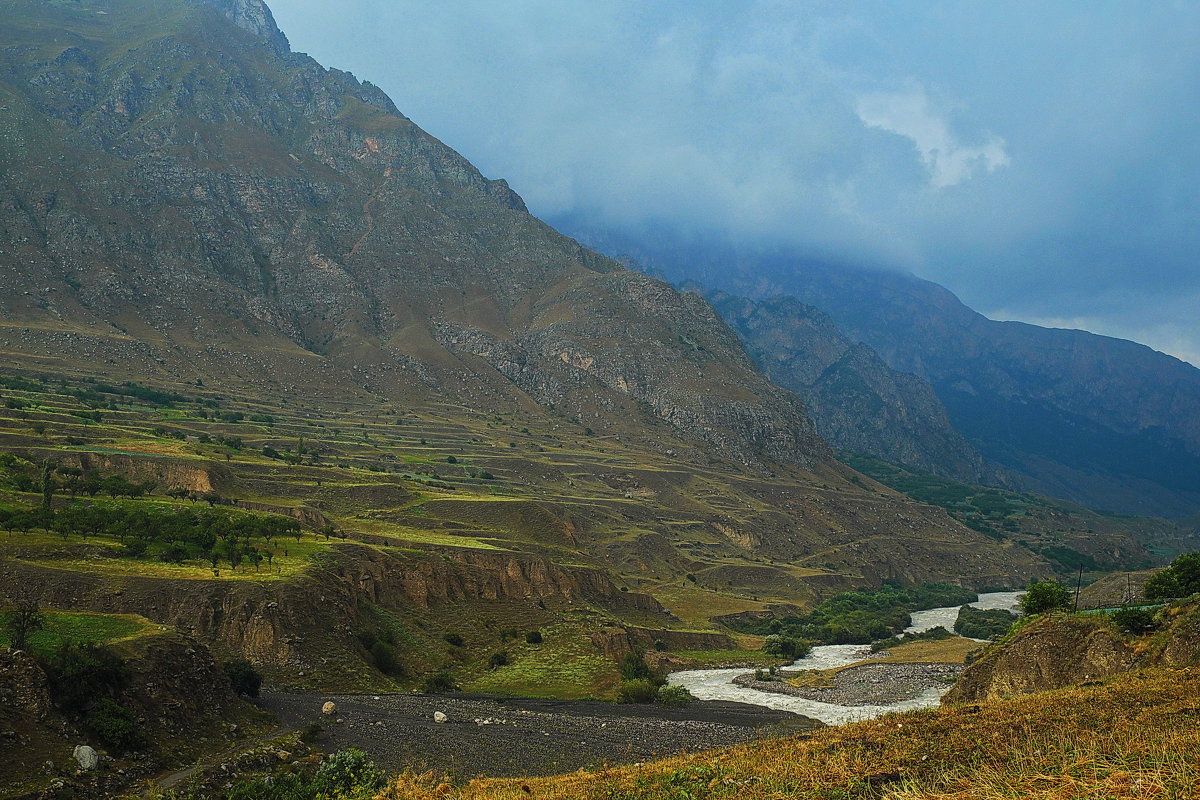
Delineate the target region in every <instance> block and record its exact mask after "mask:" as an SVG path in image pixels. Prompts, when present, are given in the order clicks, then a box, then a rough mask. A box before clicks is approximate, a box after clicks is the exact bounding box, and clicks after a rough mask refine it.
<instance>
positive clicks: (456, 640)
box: [442, 633, 463, 647]
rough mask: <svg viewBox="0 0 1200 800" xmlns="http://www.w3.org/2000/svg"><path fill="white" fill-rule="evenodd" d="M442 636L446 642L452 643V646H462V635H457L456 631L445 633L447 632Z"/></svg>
mask: <svg viewBox="0 0 1200 800" xmlns="http://www.w3.org/2000/svg"><path fill="white" fill-rule="evenodd" d="M442 638H443V639H445V640H446V643H447V644H451V645H453V646H455V647H462V646H463V637H462V636H460V635H459V634H457V633H447V634H446V635H445V636H443V637H442Z"/></svg>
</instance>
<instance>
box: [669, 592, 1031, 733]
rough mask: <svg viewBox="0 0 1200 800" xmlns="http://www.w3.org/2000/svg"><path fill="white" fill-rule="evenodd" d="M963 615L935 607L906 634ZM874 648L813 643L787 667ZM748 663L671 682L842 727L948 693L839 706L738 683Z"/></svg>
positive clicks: (1009, 596) (829, 662) (842, 660)
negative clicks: (816, 644) (735, 680)
mask: <svg viewBox="0 0 1200 800" xmlns="http://www.w3.org/2000/svg"><path fill="white" fill-rule="evenodd" d="M1021 594H1022V593H1021V592H991V593H989V594H981V595H980V596H979V599H978V600H976V601H975V602H974V603H970V605H972V606H974V607H975V608H986V609H1005V610H1009V611H1011V610H1013V609H1015V608H1016V607H1017V598H1018V597H1019V596H1020V595H1021ZM957 619H958V606H949V607H947V608H933V609H930V610H928V611H917V612H915V613H914V614H913V615H912V621H913V624H912V625H910V626H909V627H908V628H907V629H906V632H911V633H915V632H920V631H926V630H929V629H930V628H936V627H937V626H939V625H943V626H945V627H946V629H947V630H953V629H954V622H955V620H957ZM870 654H871V648H870V647H869V646H867V645H862V644H830V645H823V646H821V647H814V648H813V649H812V652H811V653H809V654H808V655H807V656H805V657H804V658H801V659H799V660H798V661H796V662H794V663H793V664H792V665H791V666H790V667H789V668H788V669H834V668H836V667H844V666H846V665H847V664H853V663H855V662H857V661H862V660H863V659H865V658H868V657H869V656H870ZM747 671H748V670H747V669H746V668H745V667H741V668H738V669H692V670H685V671H683V672H675V673H672V674H671V675H670V676H668V678H667V682H668V683H670V684H671V685H672V686H682V687H684V688H686V689H687V690H688V691H689V692H691V693H692V694H693V695H695V696H696V697H697V698H699V699H700V700H732V701H734V702H738V703H750V704H753V705H757V706H765V707H767V708H773V709H776V710H778V711H792V712H794V713H796V714H803V715H804V716H806V717H812V718H813V719H819V720H821V722H824V723H825V724H827V725H841V724H843V723H846V722H856V721H858V720H863V719H872V718H874V717H878V716H881V715H883V714H886V713H888V712H891V711H908V710H910V709H914V708H928V707H930V706H935V705H937V703H938V699H939V698H941V696H942V695H943V694H945V692H946V690H945V689H940V688H939V689H929V690H927V691H925V692H922V693H921V694H920V695H918V696H916V697H914V698H911V699H909V700H903V701H901V702H899V703H892V704H890V705H886V706H840V705H835V704H833V703H819V702H817V701H816V700H808V699H805V698H803V697H791V696H789V695H785V694H776V693H774V692H760V691H758V690H757V689H748V688H746V687H744V686H737V685H735V684H734V683H733V679H734V678H736V677H738V676H739V675H745V674H746V672H747Z"/></svg>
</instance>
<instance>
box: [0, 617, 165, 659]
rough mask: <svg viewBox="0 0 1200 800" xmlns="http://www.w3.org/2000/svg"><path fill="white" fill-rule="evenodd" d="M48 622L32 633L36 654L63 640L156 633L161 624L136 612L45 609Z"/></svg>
mask: <svg viewBox="0 0 1200 800" xmlns="http://www.w3.org/2000/svg"><path fill="white" fill-rule="evenodd" d="M42 613H43V614H44V615H45V625H44V627H43V628H42V629H41V630H40V631H35V632H34V633H32V634H30V635H29V647H30V649H32V650H33V651H34V652H35V653H46V652H49V651H51V650H54V649H55V648H56V647H58V646H59V645H60V644H62V643H63V642H68V641H70V642H82V643H88V644H111V643H113V642H119V641H124V640H127V639H132V638H134V637H136V636H144V635H149V634H152V633H155V632H157V631H158V630H159V626H156V625H154V624H153V623H151V622H150V621H149V620H147V619H144V618H142V617H139V616H137V615H135V614H91V613H87V612H76V611H58V610H55V609H42ZM0 645H4V646H9V645H11V641H10V638H9V635H8V632H7V631H3V630H0Z"/></svg>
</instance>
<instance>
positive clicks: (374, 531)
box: [338, 518, 504, 550]
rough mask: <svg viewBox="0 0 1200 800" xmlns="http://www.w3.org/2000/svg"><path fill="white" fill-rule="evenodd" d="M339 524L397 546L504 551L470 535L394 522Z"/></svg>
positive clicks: (364, 521)
mask: <svg viewBox="0 0 1200 800" xmlns="http://www.w3.org/2000/svg"><path fill="white" fill-rule="evenodd" d="M338 524H339V525H340V526H341V527H343V528H345V529H346V530H348V531H356V532H358V533H365V534H371V535H373V536H382V537H384V538H387V539H389V540H392V541H395V542H396V543H397V544H400V543H404V542H411V543H415V544H431V545H443V546H449V547H472V548H475V549H477V550H503V549H504V548H502V547H498V546H496V545H495V544H492V543H490V542H486V541H484V540H482V539H478V538H476V537H474V536H469V535H462V536H459V535H456V534H453V533H446V532H443V531H429V530H423V529H421V528H409V527H406V526H404V525H399V524H397V523H394V522H387V521H385V520H378V519H357V518H347V519H340V520H338Z"/></svg>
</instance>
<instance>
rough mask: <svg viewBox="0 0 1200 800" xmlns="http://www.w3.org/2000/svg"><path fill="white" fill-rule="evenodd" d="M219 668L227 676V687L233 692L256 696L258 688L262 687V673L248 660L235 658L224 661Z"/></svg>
mask: <svg viewBox="0 0 1200 800" xmlns="http://www.w3.org/2000/svg"><path fill="white" fill-rule="evenodd" d="M221 668H222V669H224V670H225V674H226V675H227V676H228V677H229V687H230V688H231V689H233V692H234V694H240V695H245V696H246V697H258V693H259V690H260V689H262V674H261V673H260V672H259V671H258V670H256V669H255V668H254V665H253V664H251V663H250V662H249V661H248V660H246V659H244V658H237V659H234V660H233V661H226V662H225V663H224V664H222V665H221Z"/></svg>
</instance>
